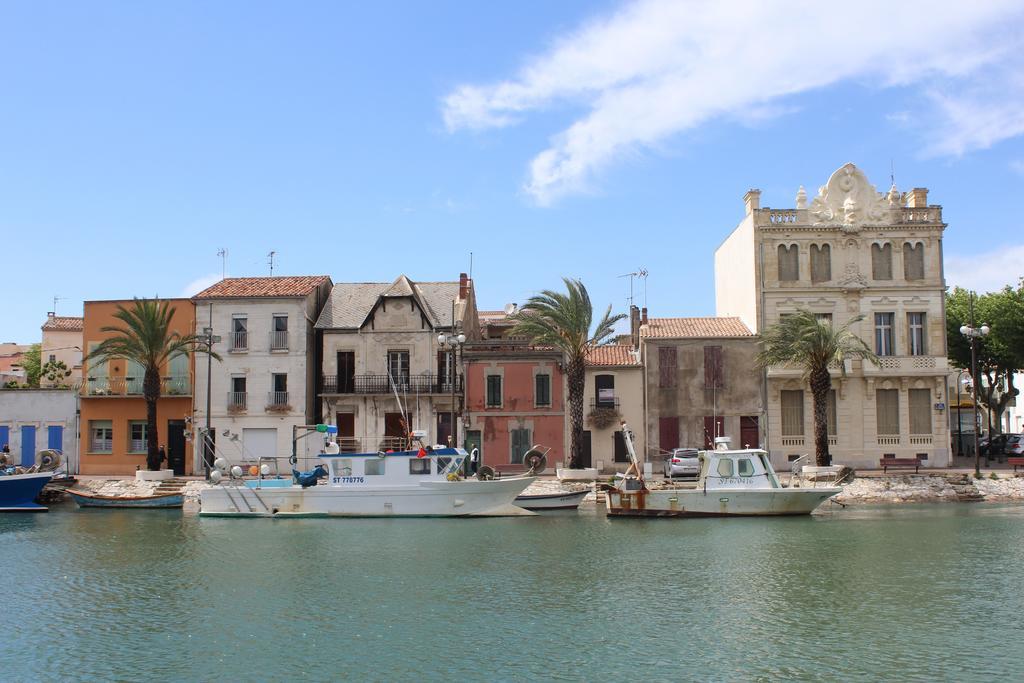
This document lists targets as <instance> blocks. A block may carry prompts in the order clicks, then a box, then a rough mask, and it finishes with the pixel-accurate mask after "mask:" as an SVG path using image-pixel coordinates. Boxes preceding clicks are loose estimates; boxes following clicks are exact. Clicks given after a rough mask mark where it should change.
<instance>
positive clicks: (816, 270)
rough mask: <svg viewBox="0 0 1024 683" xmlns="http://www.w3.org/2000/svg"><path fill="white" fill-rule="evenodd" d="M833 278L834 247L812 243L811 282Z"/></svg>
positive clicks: (826, 280)
mask: <svg viewBox="0 0 1024 683" xmlns="http://www.w3.org/2000/svg"><path fill="white" fill-rule="evenodd" d="M831 279H832V247H830V246H829V245H827V244H822V245H821V246H818V245H817V244H812V245H811V282H828V281H829V280H831Z"/></svg>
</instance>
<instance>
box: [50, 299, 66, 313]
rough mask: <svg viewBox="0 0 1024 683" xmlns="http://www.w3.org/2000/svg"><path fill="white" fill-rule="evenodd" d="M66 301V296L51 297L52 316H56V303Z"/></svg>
mask: <svg viewBox="0 0 1024 683" xmlns="http://www.w3.org/2000/svg"><path fill="white" fill-rule="evenodd" d="M66 300H67V297H66V296H57V295H56V294H54V295H53V314H54V315H55V316H56V315H57V302H58V301H66Z"/></svg>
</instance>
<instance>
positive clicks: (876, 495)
mask: <svg viewBox="0 0 1024 683" xmlns="http://www.w3.org/2000/svg"><path fill="white" fill-rule="evenodd" d="M835 500H836V501H837V502H839V503H844V504H846V505H873V504H879V503H957V502H983V501H1021V502H1024V478H1022V477H1013V476H1001V477H999V478H998V479H991V478H982V479H975V478H974V477H973V476H972V475H968V474H899V475H888V476H882V477H857V478H855V479H854V480H853V481H852V482H851V483H849V484H847V485H845V486H844V487H843V492H842V493H840V494H839V495H838V496H836V497H835Z"/></svg>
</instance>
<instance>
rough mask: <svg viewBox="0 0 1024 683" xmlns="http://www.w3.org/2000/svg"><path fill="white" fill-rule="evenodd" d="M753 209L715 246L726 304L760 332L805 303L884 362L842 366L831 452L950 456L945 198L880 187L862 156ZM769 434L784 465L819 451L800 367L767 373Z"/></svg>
mask: <svg viewBox="0 0 1024 683" xmlns="http://www.w3.org/2000/svg"><path fill="white" fill-rule="evenodd" d="M760 194H761V193H760V191H759V190H750V191H749V192H747V194H746V195H745V197H744V201H745V203H746V215H745V216H744V218H743V220H741V221H740V223H739V225H738V226H737V227H736V229H735V230H733V232H732V233H731V234H730V235H729V237H728V238H726V240H725V241H724V242H723V243H722V244H721V246H720V247H719V248H718V249H717V251H716V252H715V290H716V308H717V313H718V314H719V315H722V316H737V317H739V318H740V319H741V320H742V321H743V322H744V323H746V325H747V326H748V327H750V328H751V329H752V330H753V331H755V332H759V331H761V330H763V329H764V328H765V327H767V326H769V325H771V324H773V323H775V322H776V321H777V320H778V319H779V317H780V316H782V315H785V314H787V313H791V312H793V311H796V310H797V309H799V308H806V309H809V310H811V311H814V312H816V313H818V314H820V315H821V316H823V317H827V318H829V319H831V320H833V321H835V322H836V323H845V322H846V321H847V320H849V319H850V318H852V317H854V316H857V315H863V316H864V318H863V320H862V321H861V322H859V323H857V324H855V326H854V328H853V330H854V331H855V332H856V333H857V334H859V335H860V336H861V338H863V339H864V340H865V342H867V343H868V345H869V346H870V347H871V348H872V349H873V350H874V351H875V352H876V353H877V354H878V355H879V356H880V357H881V367H875V366H874V365H872V364H870V363H862V362H860V361H852V362H851V361H847V366H846V374H845V376H844V375H843V374H842V373H841V372H839V371H838V370H836V371H835V372H833V387H834V389H833V392H832V396H831V400H830V410H829V434H830V436H829V444H830V452H831V453H832V456H833V459H834V460H835V461H836V462H837V463H842V464H849V465H853V466H862V467H867V466H874V467H877V466H878V460H879V458H881V457H885V456H895V457H914V456H918V457H921V458H923V459H924V463H925V464H926V465H927V466H931V467H942V466H947V465H949V464H950V448H949V429H948V418H947V415H946V410H947V405H948V404H949V399H948V397H947V396H946V377H947V375H948V373H949V368H948V364H947V360H946V337H945V334H946V329H945V299H944V292H945V280H944V276H943V269H942V234H943V230H944V229H945V227H946V226H945V224H944V223H943V222H942V207H941V206H936V205H929V204H928V191H927V190H926V189H923V188H915V189H912V190H909V191H907V192H900V191H899V190H898V189H897V188H896V186H895V185H893V187H892V188H890V190H889V191H888V192H887V193H880V192H878V191H877V190H876V189H875V187H874V186H873V185H871V183H870V182H869V181H868V179H867V177H865V175H864V173H863V172H862V171H861V170H860V169H858V168H857V167H856V166H854V165H853V164H846V165H845V166H843V167H842V168H840V169H838V170H837V171H836V172H835V173H833V174H832V176H831V177H830V178H829V180H828V182H827V183H826V184H825V185H823V186H821V188H820V189H819V191H818V195H817V196H816V197H814V198H813V200H812V201H810V202H808V198H807V194H806V192H805V191H804V188H803V187H800V189H799V190H798V192H797V195H796V207H795V208H791V209H772V208H767V207H765V208H761V206H760ZM765 393H766V399H767V402H766V403H767V405H766V407H767V425H766V430H765V437H766V443H767V448H768V449H769V450H770V451H771V455H772V460H773V462H774V463H775V464H776V465H777V466H778V465H782V464H784V463H786V462H787V461H788V460H792V459H794V458H796V457H798V456H799V455H801V454H804V453H813V449H814V444H813V417H812V405H811V396H810V391H809V388H808V386H807V384H806V382H804V381H803V380H802V379H801V373H800V371H799V370H797V369H793V368H786V367H773V368H770V369H769V370H768V371H767V372H766V373H765Z"/></svg>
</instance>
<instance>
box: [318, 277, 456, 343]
mask: <svg viewBox="0 0 1024 683" xmlns="http://www.w3.org/2000/svg"><path fill="white" fill-rule="evenodd" d="M383 297H387V298H392V297H412V298H414V299H416V301H417V302H418V303H419V304H420V308H422V309H423V310H424V312H425V313H426V314H427V318H428V319H429V320H430V324H431V325H433V326H434V327H451V326H452V302H453V301H457V300H458V298H459V283H458V281H456V282H413V281H412V280H410V279H409V278H407V277H406V276H405V275H400V276H398V277H397V278H396V279H395V281H394V282H338V283H335V285H334V288H333V289H332V290H331V296H330V297H329V298H328V300H327V305H326V306H324V310H323V313H321V314H320V319H319V320H317V321H316V328H317V329H318V330H358V329H359V328H361V327H362V326H363V324H364V323H365V322H366V318H367V316H369V315H370V313H371V312H372V311H373V309H374V307H375V306H376V305H377V302H378V300H380V299H381V298H383Z"/></svg>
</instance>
